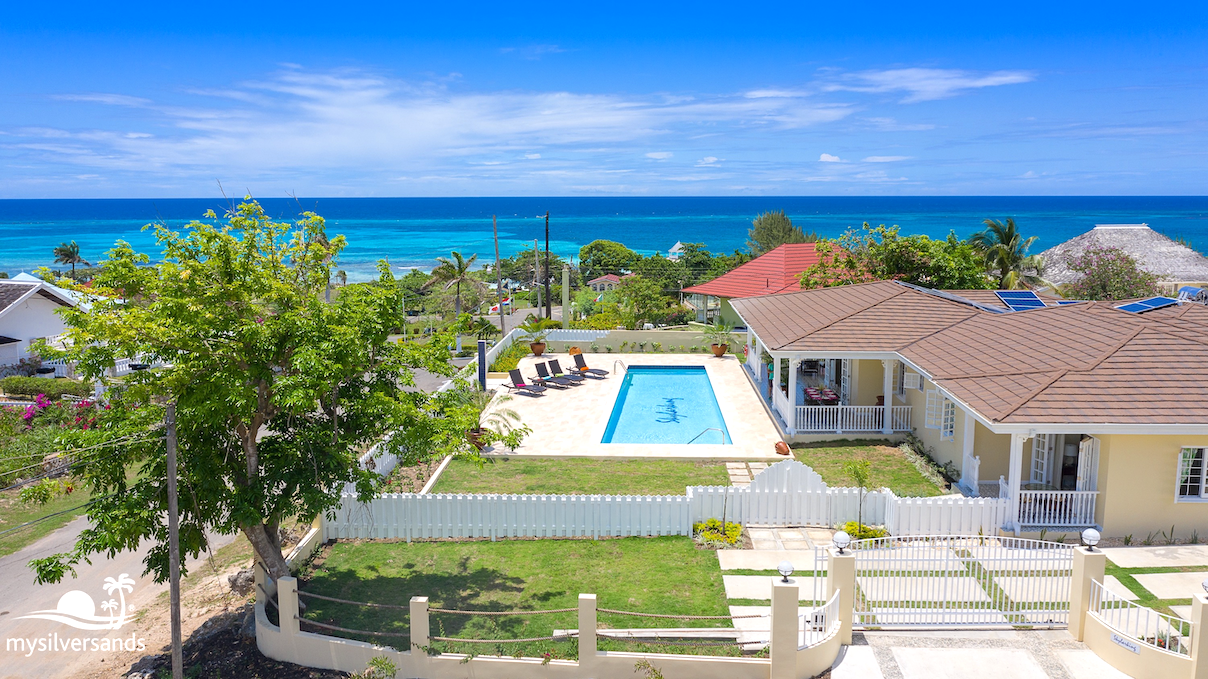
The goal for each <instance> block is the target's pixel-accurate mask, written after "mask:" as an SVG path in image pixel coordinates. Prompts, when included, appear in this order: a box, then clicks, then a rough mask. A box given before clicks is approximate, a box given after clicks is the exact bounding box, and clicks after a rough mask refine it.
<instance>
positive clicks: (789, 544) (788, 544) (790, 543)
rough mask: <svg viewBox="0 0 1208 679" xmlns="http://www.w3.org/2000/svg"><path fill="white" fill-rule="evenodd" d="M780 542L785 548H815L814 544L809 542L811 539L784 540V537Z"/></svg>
mask: <svg viewBox="0 0 1208 679" xmlns="http://www.w3.org/2000/svg"><path fill="white" fill-rule="evenodd" d="M780 544H782V545H784V548H785V549H811V548H813V545H811V544H810V543H809V540H784V539H782V540H781V541H780Z"/></svg>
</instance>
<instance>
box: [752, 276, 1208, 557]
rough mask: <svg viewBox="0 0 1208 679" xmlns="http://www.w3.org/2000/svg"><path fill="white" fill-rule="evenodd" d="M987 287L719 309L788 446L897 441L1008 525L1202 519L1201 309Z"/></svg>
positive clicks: (1121, 530)
mask: <svg viewBox="0 0 1208 679" xmlns="http://www.w3.org/2000/svg"><path fill="white" fill-rule="evenodd" d="M991 294H993V295H994V297H996V298H997V297H998V296H999V294H1000V293H993V292H990V293H987V292H984V291H983V292H979V293H972V292H968V293H963V294H962V293H961V292H960V291H948V292H941V291H935V290H928V289H926V288H919V287H916V286H911V285H907V284H903V283H899V282H893V281H879V282H875V283H865V284H861V285H851V286H842V287H834V288H823V289H818V290H803V291H799V292H793V293H787V294H779V295H768V296H763V297H756V298H749V299H738V300H735V301H734V303H733V305H734V310H735V311H736V312H737V313H738V314H739V316H740V317H741V318H742V319H743V321H744V322H745V323H746V326H747V328H748V330H747V342H748V345H747V349H748V360H747V364H746V365H747V367H748V368H749V369H750V372H751V373H752V375H753V376H754V378H755V380H756V383H757V384H758V385H759V388H760V390H761V391H762V392H763V394H764V396H765V397H768V398H769V399H770V402H771V407H772V409H773V410H774V412H776V413H777V415H778V416H779V417H780V418H781V420H782V423H783V426H784V427H785V429H786V431H787V433H788V434H789V435H790V436H791V437H792V438H794V439H796V440H819V439H823V438H832V439H833V438H854V437H867V436H868V435H869V433H876V434H880V435H886V436H893V435H895V434H896V435H901V434H905V433H906V432H910V431H914V432H915V433H916V434H917V436H918V437H919V438H920V439H921V440H922V441H923V443H924V445H925V446H926V447H927V448H928V449H930V451H931V455H932V456H933V458H934V459H936V460H937V461H939V462H940V463H941V464H950V465H952V466H953V467H955V468H956V469H958V470H959V477H960V481H961V483H960V486H961V491H962V492H963V493H965V494H966V495H981V496H992V497H1005V498H1008V499H1010V501H1011V510H1010V517H1011V519H1010V520H1009V521H1008V525H1007V526H1006V527H1007V528H1008V529H1011V530H1014V531H1021V530H1026V531H1035V530H1039V529H1041V528H1046V529H1048V530H1050V531H1058V532H1067V531H1068V532H1074V531H1077V530H1081V529H1083V528H1085V527H1088V526H1099V527H1101V528H1102V529H1104V530H1106V531H1107V532H1108V533H1109V534H1111V535H1127V534H1135V535H1146V534H1148V533H1151V532H1154V531H1157V530H1159V529H1163V530H1169V527H1170V526H1171V525H1174V526H1176V527H1178V528H1180V529H1183V532H1190V530H1191V529H1192V528H1194V527H1197V526H1198V527H1205V526H1208V459H1206V458H1208V340H1205V338H1206V337H1208V306H1205V305H1203V304H1199V303H1195V302H1184V303H1179V302H1177V301H1176V300H1174V299H1163V298H1158V299H1159V300H1160V301H1157V302H1153V303H1151V304H1126V303H1122V302H1056V301H1051V302H1048V303H1046V301H1045V300H1043V299H1041V298H1029V297H1028V296H1029V295H1030V293H1029V292H1027V291H1009V292H1007V291H1004V292H1003V293H1001V294H1002V295H1003V296H1004V297H1007V298H1008V299H1009V300H1010V302H1011V305H1012V306H1013V307H1014V309H1015V310H1009V309H1008V307H1007V304H1006V303H1005V301H1004V300H1003V299H999V300H998V303H997V304H993V303H987V302H989V301H990V297H989V295H991ZM970 297H977V298H978V299H979V300H981V301H975V300H973V299H970ZM1151 306H1153V308H1150V307H1151ZM1119 307H1123V308H1119ZM765 356H770V357H771V358H772V359H773V360H772V361H771V362H772V365H771V366H769V365H768V364H767V363H765V362H764V357H765ZM773 384H775V385H778V386H779V385H784V387H782V388H775V389H773V388H772V385H773ZM804 384H809V385H810V386H813V387H818V388H821V387H824V386H825V387H830V388H831V390H833V392H834V393H835V394H836V395H837V397H838V401H839V403H838V404H836V405H822V404H819V403H818V402H817V401H811V400H810V398H809V397H808V396H807V394H806V393H805V390H804ZM814 393H815V394H816V393H817V392H814ZM790 394H791V395H792V396H791V397H790V396H789V395H790Z"/></svg>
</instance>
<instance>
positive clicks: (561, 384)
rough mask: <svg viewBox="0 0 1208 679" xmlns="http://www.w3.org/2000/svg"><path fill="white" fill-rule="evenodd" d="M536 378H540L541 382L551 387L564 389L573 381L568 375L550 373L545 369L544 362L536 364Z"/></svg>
mask: <svg viewBox="0 0 1208 679" xmlns="http://www.w3.org/2000/svg"><path fill="white" fill-rule="evenodd" d="M537 379H539V380H541V383H542V384H548V385H550V386H551V387H556V388H558V389H566V388H567V387H569V386H570V385H572V384H574V383H575V380H572V379H571V378H569V377H563V376H561V375H551V374H550V373H549V370H546V368H545V364H544V363H538V364H537Z"/></svg>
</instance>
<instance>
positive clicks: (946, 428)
mask: <svg viewBox="0 0 1208 679" xmlns="http://www.w3.org/2000/svg"><path fill="white" fill-rule="evenodd" d="M955 438H956V404H955V403H953V402H952V401H949V400H948V399H944V416H943V419H942V421H941V422H940V440H941V441H952V440H954V439H955Z"/></svg>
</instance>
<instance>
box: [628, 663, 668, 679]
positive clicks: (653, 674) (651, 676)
mask: <svg viewBox="0 0 1208 679" xmlns="http://www.w3.org/2000/svg"><path fill="white" fill-rule="evenodd" d="M633 671H634V674H636V673H638V672H642V673H643V674H644V675H645V679H663V671H662V670H660V669H659V668H657V667H655V666H654V665H652V664H650V661H649V660H639V661H637V662H635V663H634V664H633Z"/></svg>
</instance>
